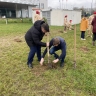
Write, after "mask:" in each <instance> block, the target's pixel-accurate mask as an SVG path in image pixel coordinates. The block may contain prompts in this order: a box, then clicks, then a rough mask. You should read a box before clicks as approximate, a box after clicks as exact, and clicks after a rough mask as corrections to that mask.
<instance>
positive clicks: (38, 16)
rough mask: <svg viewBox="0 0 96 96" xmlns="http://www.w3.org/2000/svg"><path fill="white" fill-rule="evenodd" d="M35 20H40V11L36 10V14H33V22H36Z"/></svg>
mask: <svg viewBox="0 0 96 96" xmlns="http://www.w3.org/2000/svg"><path fill="white" fill-rule="evenodd" d="M37 20H42V18H41V16H40V12H39V11H38V10H37V11H36V14H35V16H34V22H36V21H37Z"/></svg>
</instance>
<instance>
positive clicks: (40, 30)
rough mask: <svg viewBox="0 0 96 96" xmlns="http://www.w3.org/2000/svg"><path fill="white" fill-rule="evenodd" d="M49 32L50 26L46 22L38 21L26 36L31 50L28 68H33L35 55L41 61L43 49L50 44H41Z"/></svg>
mask: <svg viewBox="0 0 96 96" xmlns="http://www.w3.org/2000/svg"><path fill="white" fill-rule="evenodd" d="M46 32H49V26H48V24H46V23H45V22H44V21H41V20H38V21H36V22H35V23H34V25H33V26H32V27H31V28H30V29H29V30H28V31H27V33H26V34H25V40H26V43H27V45H28V46H29V48H30V52H29V56H28V62H27V64H28V67H29V68H33V65H32V61H33V58H34V55H35V53H37V57H38V61H40V60H41V47H47V46H49V43H48V42H47V43H44V42H41V40H42V38H43V36H44V34H45V33H46Z"/></svg>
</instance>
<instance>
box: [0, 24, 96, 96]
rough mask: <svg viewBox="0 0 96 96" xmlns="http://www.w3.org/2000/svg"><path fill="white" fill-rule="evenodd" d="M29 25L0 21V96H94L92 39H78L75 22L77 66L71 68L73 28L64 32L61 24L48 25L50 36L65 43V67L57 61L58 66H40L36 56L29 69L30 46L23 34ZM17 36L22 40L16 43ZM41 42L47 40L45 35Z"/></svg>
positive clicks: (95, 64) (95, 63) (95, 61)
mask: <svg viewBox="0 0 96 96" xmlns="http://www.w3.org/2000/svg"><path fill="white" fill-rule="evenodd" d="M31 26H32V24H31V23H9V24H7V25H6V24H4V23H2V24H0V96H96V51H95V50H96V46H94V47H93V46H92V39H91V38H86V39H87V40H86V41H81V40H80V31H79V25H77V34H76V36H77V38H76V39H77V45H76V53H77V54H76V60H77V61H76V65H77V67H76V69H74V64H73V61H74V33H73V31H69V32H68V33H67V34H64V33H60V32H58V31H61V30H63V27H60V26H59V27H58V26H51V27H50V30H51V37H50V39H51V38H52V37H54V36H61V37H63V38H64V39H65V40H66V43H67V56H66V59H65V66H64V68H60V67H59V63H58V64H57V66H58V67H57V69H52V70H48V69H47V66H40V65H39V62H38V61H37V58H36V56H35V58H34V62H33V64H34V68H33V69H28V68H27V65H26V61H27V56H28V52H29V48H28V46H27V45H26V43H25V40H24V35H25V32H26V31H27V30H28V29H29V28H30V27H31ZM86 34H87V33H86ZM16 38H19V39H21V40H22V42H15V41H14V39H16ZM42 41H46V37H44V39H43V40H42ZM84 48H85V49H84ZM44 49H45V48H42V52H43V50H44ZM60 52H61V51H58V52H57V53H58V54H60ZM53 59H54V58H53V56H51V60H53ZM46 63H47V55H46V57H45V64H46Z"/></svg>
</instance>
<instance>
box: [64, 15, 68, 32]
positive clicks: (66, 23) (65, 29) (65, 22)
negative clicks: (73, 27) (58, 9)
mask: <svg viewBox="0 0 96 96" xmlns="http://www.w3.org/2000/svg"><path fill="white" fill-rule="evenodd" d="M67 25H68V20H67V15H65V17H64V33H67Z"/></svg>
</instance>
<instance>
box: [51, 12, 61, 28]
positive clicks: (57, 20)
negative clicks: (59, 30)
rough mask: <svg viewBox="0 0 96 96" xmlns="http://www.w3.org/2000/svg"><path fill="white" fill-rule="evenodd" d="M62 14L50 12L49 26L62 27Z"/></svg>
mask: <svg viewBox="0 0 96 96" xmlns="http://www.w3.org/2000/svg"><path fill="white" fill-rule="evenodd" d="M62 13H63V12H62V11H61V10H52V11H51V25H56V26H62V24H63V14H62Z"/></svg>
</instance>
